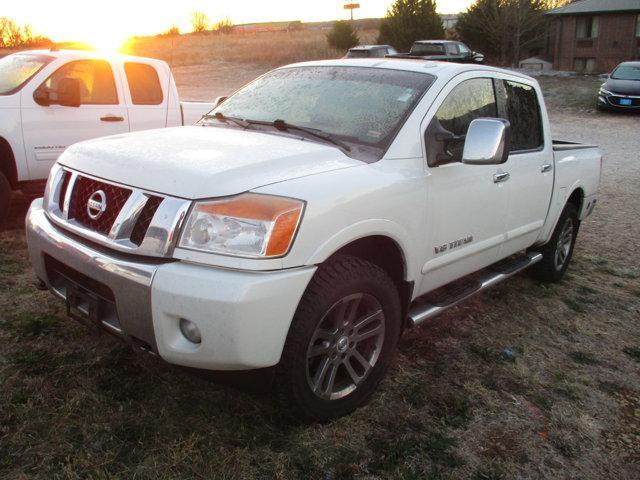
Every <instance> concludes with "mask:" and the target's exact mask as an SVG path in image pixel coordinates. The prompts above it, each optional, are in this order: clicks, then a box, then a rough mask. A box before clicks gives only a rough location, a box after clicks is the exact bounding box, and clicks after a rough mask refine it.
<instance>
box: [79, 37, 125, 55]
mask: <svg viewBox="0 0 640 480" xmlns="http://www.w3.org/2000/svg"><path fill="white" fill-rule="evenodd" d="M124 43H125V38H123V37H117V36H113V35H109V34H108V33H107V34H106V35H97V36H96V37H94V38H91V39H88V40H87V44H89V45H91V46H92V47H93V48H95V49H96V50H99V51H101V52H105V53H116V52H118V51H119V50H121V49H122V47H123V46H124Z"/></svg>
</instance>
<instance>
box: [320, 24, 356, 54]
mask: <svg viewBox="0 0 640 480" xmlns="http://www.w3.org/2000/svg"><path fill="white" fill-rule="evenodd" d="M327 42H328V43H329V46H330V47H332V48H337V49H339V50H348V49H349V48H351V47H355V46H356V45H358V43H360V39H359V38H358V35H357V34H356V31H355V29H354V28H353V25H351V22H347V21H345V20H340V21H338V22H335V23H334V24H333V28H332V29H331V32H329V34H328V35H327Z"/></svg>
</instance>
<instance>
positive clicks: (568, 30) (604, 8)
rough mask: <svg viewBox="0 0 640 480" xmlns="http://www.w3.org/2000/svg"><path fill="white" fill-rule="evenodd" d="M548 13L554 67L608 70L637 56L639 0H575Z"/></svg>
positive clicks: (638, 47)
mask: <svg viewBox="0 0 640 480" xmlns="http://www.w3.org/2000/svg"><path fill="white" fill-rule="evenodd" d="M547 15H549V16H551V17H553V19H554V21H553V22H552V25H551V28H550V35H549V43H548V49H549V53H550V54H551V56H552V58H553V68H554V69H556V70H574V71H578V72H585V73H601V72H610V71H611V70H612V69H613V68H614V67H615V66H616V65H617V64H618V63H620V62H624V61H627V60H637V59H640V0H578V1H577V2H574V3H570V4H568V5H566V6H564V7H561V8H556V9H555V10H551V11H549V12H547Z"/></svg>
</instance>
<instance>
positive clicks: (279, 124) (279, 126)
mask: <svg viewBox="0 0 640 480" xmlns="http://www.w3.org/2000/svg"><path fill="white" fill-rule="evenodd" d="M245 121H246V122H247V123H250V124H251V123H255V124H257V125H271V126H273V127H275V128H276V130H280V131H283V132H286V131H288V130H297V131H299V132H304V133H306V134H307V135H311V136H312V137H316V138H320V139H322V140H324V141H326V142H329V143H333V144H334V145H335V146H337V147H339V148H341V149H343V150H346V151H347V152H350V151H351V147H350V146H349V145H347V144H346V143H345V142H343V141H341V140H338V139H337V138H334V137H332V136H331V135H330V134H328V133H325V132H323V131H321V130H317V129H315V128H307V127H301V126H299V125H293V124H291V123H287V122H285V121H284V120H279V119H278V120H274V121H273V122H266V121H262V120H249V119H247V120H245Z"/></svg>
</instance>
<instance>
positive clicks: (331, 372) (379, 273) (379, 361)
mask: <svg viewBox="0 0 640 480" xmlns="http://www.w3.org/2000/svg"><path fill="white" fill-rule="evenodd" d="M400 311H401V308H400V299H399V296H398V291H397V288H396V286H395V284H394V283H393V281H392V280H391V279H390V278H389V276H388V275H387V274H386V273H385V272H384V271H383V270H382V269H381V268H380V267H378V266H376V265H374V264H372V263H370V262H367V261H364V260H361V259H359V258H356V257H352V256H346V255H345V256H338V257H336V258H335V259H332V260H330V261H329V262H328V263H327V264H325V265H322V266H321V267H320V268H319V270H318V272H317V273H316V275H315V276H314V278H313V280H312V281H311V283H310V284H309V287H308V288H307V291H306V292H305V294H304V295H303V297H302V299H301V301H300V305H299V306H298V309H297V311H296V314H295V316H294V319H293V322H292V325H291V329H290V331H289V334H288V336H287V341H286V343H285V347H284V351H283V353H282V359H281V361H280V363H279V365H278V367H277V369H276V383H275V388H276V393H277V395H278V398H279V400H280V401H281V403H283V404H284V406H285V408H286V409H287V410H288V411H289V412H293V413H294V414H295V416H296V417H298V418H301V419H303V420H312V421H326V420H331V419H334V418H338V417H340V416H343V415H346V414H348V413H350V412H351V411H353V410H355V409H356V408H358V407H359V406H361V405H363V404H364V403H365V402H366V401H367V400H368V399H369V398H370V396H371V395H372V394H373V392H374V391H375V389H376V387H377V386H378V384H379V383H380V381H381V380H382V377H383V375H384V373H385V371H386V369H387V367H388V365H389V363H390V361H391V359H392V358H393V355H394V353H395V349H396V346H397V343H398V339H399V337H400V330H401V315H400Z"/></svg>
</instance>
